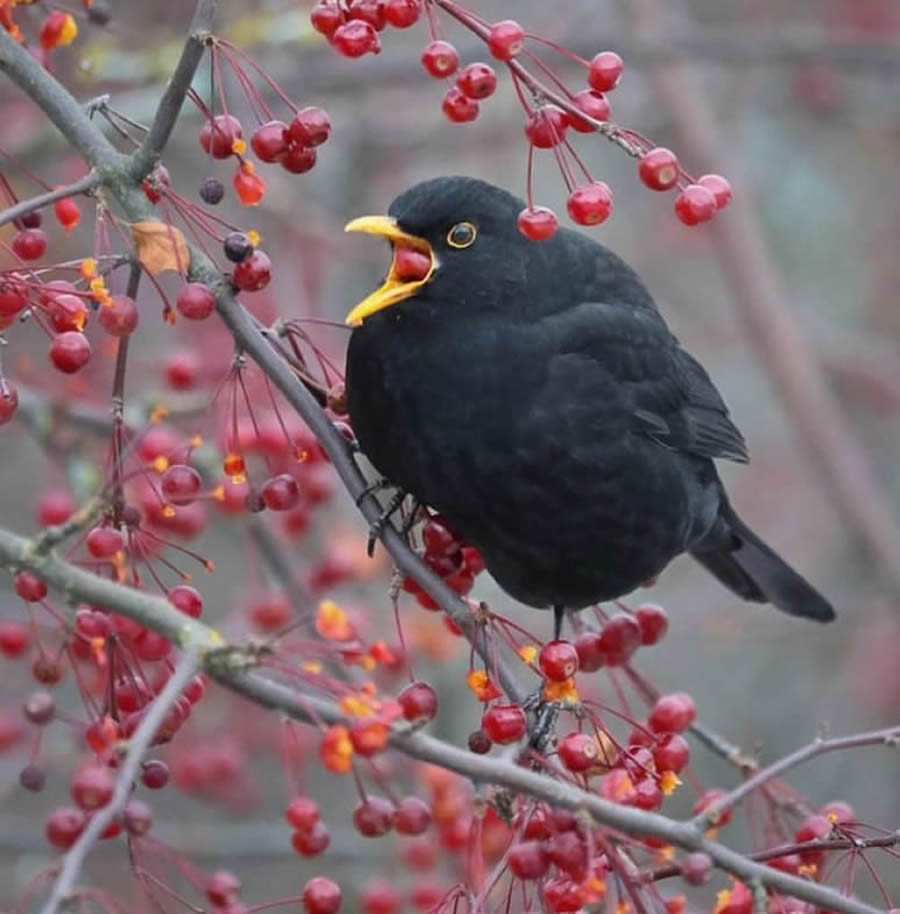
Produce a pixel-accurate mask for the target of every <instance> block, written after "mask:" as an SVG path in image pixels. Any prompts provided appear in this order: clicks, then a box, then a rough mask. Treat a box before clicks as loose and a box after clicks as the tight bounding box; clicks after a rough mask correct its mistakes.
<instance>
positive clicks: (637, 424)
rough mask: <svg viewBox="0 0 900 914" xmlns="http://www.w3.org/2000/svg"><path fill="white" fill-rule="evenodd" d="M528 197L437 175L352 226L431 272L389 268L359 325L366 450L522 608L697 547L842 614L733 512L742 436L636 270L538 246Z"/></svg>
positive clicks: (759, 580)
mask: <svg viewBox="0 0 900 914" xmlns="http://www.w3.org/2000/svg"><path fill="white" fill-rule="evenodd" d="M522 207H523V203H522V201H520V200H518V199H516V198H515V197H513V196H512V195H510V194H508V193H506V192H505V191H502V190H500V189H499V188H496V187H493V186H491V185H489V184H486V183H484V182H482V181H477V180H474V179H471V178H461V177H450V178H439V179H436V180H432V181H427V182H424V183H422V184H419V185H416V186H415V187H413V188H411V189H410V190H409V191H407V192H406V193H404V194H402V195H401V196H400V197H398V198H397V199H396V200H395V201H394V202H393V204H392V205H391V207H390V210H389V215H390V217H391V221H390V222H388V221H387V220H384V219H381V220H375V221H374V222H373V221H371V220H370V221H369V222H366V220H359V225H356V226H354V224H351V226H350V227H351V228H353V227H356V228H359V229H361V230H363V231H371V232H374V233H375V234H382V235H385V236H386V237H388V238H389V239H390V240H391V241H392V242H393V243H394V245H395V250H396V249H397V248H408V247H409V246H410V245H412V246H413V247H416V249H417V250H419V251H420V252H421V253H422V254H423V256H424V254H425V253H426V252H427V253H428V254H429V255H430V256H432V257H433V264H434V269H433V271H432V272H431V273H430V276H428V278H427V279H424V278H420V279H419V280H418V281H415V282H407V283H405V284H404V283H403V282H400V281H399V280H397V279H396V278H394V279H393V280H390V277H393V276H394V272H395V271H394V270H393V269H392V272H391V274H390V276H389V280H390V281H389V282H388V286H386V287H384V288H385V289H386V290H387V289H388V287H389V291H390V292H391V294H390V296H389V297H385V295H382V293H375V296H374V297H373V298H378V296H379V295H381V298H378V300H377V301H372V302H370V304H369V306H367V307H365V308H363V309H362V311H360V309H359V308H358V309H355V311H354V312H353V313H352V314H351V316H350V317H351V319H352V320H353V322H354V323H358V326H356V328H355V329H354V331H353V334H352V336H351V340H350V345H349V350H348V355H347V379H346V380H347V394H348V403H349V408H350V415H351V419H352V422H353V427H354V430H355V432H356V435H357V437H358V440H359V443H360V446H361V449H362V450H363V452H364V453H365V454H366V455H367V456H368V457H369V458H370V459H371V461H372V463H373V464H374V465H375V467H376V468H377V469H378V470H379V471H380V472H381V473H383V474H384V476H385V477H387V478H388V479H389V480H390V481H391V482H392V483H394V484H395V485H397V486H399V487H401V488H402V489H403V490H405V491H407V492H408V493H410V494H411V495H414V496H415V497H416V498H417V499H419V500H420V501H421V502H423V503H424V504H427V505H429V506H431V507H433V508H435V509H437V510H438V511H440V512H441V513H442V514H443V515H444V516H445V517H446V518H447V520H448V521H449V523H450V524H451V526H452V527H453V528H454V529H456V530H457V531H458V533H459V534H460V535H462V536H463V537H465V538H466V539H467V540H469V541H471V542H472V543H474V544H475V545H476V546H478V548H479V549H480V550H481V552H482V554H483V556H484V559H485V562H486V564H487V567H488V570H489V571H490V572H491V573H492V575H493V576H494V577H495V579H496V580H497V582H498V583H499V584H500V586H501V587H502V588H503V589H504V590H505V591H507V592H508V593H509V594H511V595H512V596H513V597H515V598H516V599H518V600H520V601H522V602H523V603H526V604H528V605H529V606H534V607H547V608H550V607H554V608H557V611H559V608H560V607H565V608H567V609H579V608H582V607H584V606H587V605H590V604H593V603H598V602H602V601H604V600H610V599H613V598H616V597H620V596H622V595H624V594H626V593H628V592H630V591H631V590H634V589H635V588H636V587H638V586H640V585H641V584H643V583H645V582H648V581H650V580H652V579H653V578H655V577H656V576H657V575H658V574H659V573H660V572H662V571H663V569H664V568H665V567H666V566H667V565H668V564H669V562H670V561H671V560H672V559H673V558H674V557H675V556H677V555H679V554H681V553H682V552H689V553H690V554H691V555H693V556H694V557H695V558H696V559H697V560H698V561H699V562H700V563H701V564H702V565H703V566H704V567H705V568H707V570H709V571H710V572H711V573H712V574H713V575H715V576H716V577H717V578H718V579H719V580H720V581H721V582H722V583H723V584H724V585H725V586H726V587H729V588H730V589H731V590H733V591H734V592H735V593H737V594H739V595H740V596H741V597H743V598H744V599H747V600H752V601H756V602H769V603H773V604H774V605H775V606H777V607H778V608H780V609H782V610H784V611H785V612H788V613H791V614H793V615H797V616H805V617H808V618H812V619H817V620H819V621H828V620H830V619H831V618H833V616H834V611H833V609H832V608H831V606H830V605H829V603H828V602H827V601H826V600H825V599H824V598H823V597H822V596H821V595H820V594H818V593H817V592H816V591H815V590H814V589H813V588H812V587H811V586H810V585H809V584H808V583H807V582H806V581H805V580H804V579H803V578H802V577H801V576H800V575H799V574H797V573H796V572H795V571H793V570H792V569H791V568H790V567H789V566H788V565H787V564H786V563H785V562H784V561H783V560H782V559H781V558H779V557H778V556H777V555H776V554H775V553H774V552H773V551H772V550H771V549H770V548H769V547H768V546H766V545H765V544H764V543H763V542H762V541H761V540H760V539H759V538H758V537H757V536H756V535H755V534H754V533H753V532H752V531H751V530H750V529H749V528H748V527H747V526H746V525H745V524H744V523H743V522H742V521H741V520H740V518H739V517H738V516H737V515H736V513H735V512H734V510H733V508H732V507H731V505H730V504H729V501H728V498H727V496H726V494H725V491H724V488H723V486H722V483H721V481H720V480H719V476H718V474H717V472H716V468H715V465H714V462H713V461H714V460H715V459H728V460H735V461H740V462H745V461H746V460H747V459H748V454H747V448H746V445H745V442H744V439H743V437H742V435H741V433H740V431H739V430H738V429H737V427H736V426H735V425H734V423H733V422H732V420H731V418H730V416H729V413H728V409H727V407H726V406H725V403H724V402H723V400H722V398H721V396H720V395H719V393H718V391H717V390H716V388H715V387H714V386H713V383H712V381H711V380H710V378H709V376H708V374H707V373H706V371H705V370H704V369H703V367H702V366H701V365H700V364H699V363H698V362H697V361H696V359H694V358H693V357H692V356H691V355H690V354H689V353H687V352H686V351H685V350H684V349H683V348H682V347H681V345H680V344H679V342H678V340H677V339H676V338H675V337H674V336H673V335H672V333H671V332H670V331H669V329H668V327H667V326H666V323H665V321H664V320H663V318H662V316H661V315H660V313H659V311H658V309H657V307H656V305H655V303H654V302H653V299H652V298H651V296H650V294H649V292H648V291H647V289H646V288H645V287H644V285H643V283H642V282H641V280H640V279H639V278H638V276H637V275H636V274H635V273H634V271H633V270H631V268H630V267H628V266H627V264H625V263H624V262H623V261H622V260H621V259H620V258H619V257H617V256H616V255H615V254H614V253H612V252H611V251H609V250H608V249H607V248H605V247H603V246H602V245H600V244H598V243H596V242H595V241H593V240H591V239H589V238H588V237H587V236H585V235H583V234H580V233H577V232H572V231H567V230H560V231H559V232H558V233H557V234H556V235H555V236H554V237H553V238H552V239H550V240H548V241H543V242H532V241H529V240H527V239H526V238H524V237H523V236H522V235H521V234H520V233H519V232H518V230H517V227H516V218H517V215H518V213H519V211H520V210H521V209H522ZM376 223H377V224H376ZM461 223H468V224H469V225H471V226H472V227H474V229H475V232H476V233H475V237H474V240H473V241H472V242H471V243H470V244H469V245H468V246H466V247H457V246H454V245H453V244H451V243H450V238H452V239H453V240H454V241H455V240H457V237H466V238H467V237H468V235H467V233H468V230H465V231H463V232H462V234H460V231H459V230H458V229H457V233H456V235H452V236H450V238H448V235H450V233H451V230H453V229H454V226H459V225H460V224H461ZM385 301H389V303H388V304H385V303H384V302H385ZM364 304H365V303H364ZM363 312H369V313H367V314H363ZM361 315H362V316H361ZM360 321H361V322H360Z"/></svg>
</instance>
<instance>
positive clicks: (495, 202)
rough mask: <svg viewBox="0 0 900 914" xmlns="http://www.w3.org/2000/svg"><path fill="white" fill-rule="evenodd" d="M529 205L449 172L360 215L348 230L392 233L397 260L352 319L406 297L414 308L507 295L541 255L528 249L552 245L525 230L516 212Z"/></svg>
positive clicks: (478, 303)
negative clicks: (382, 211) (381, 211)
mask: <svg viewBox="0 0 900 914" xmlns="http://www.w3.org/2000/svg"><path fill="white" fill-rule="evenodd" d="M523 205H524V204H523V203H522V201H521V200H519V199H517V198H516V197H514V196H513V195H512V194H509V193H507V192H506V191H505V190H501V189H500V188H499V187H494V186H493V185H491V184H488V183H486V182H484V181H479V180H477V179H475V178H464V177H447V178H435V179H433V180H430V181H423V182H422V183H421V184H416V185H415V186H414V187H411V188H410V189H409V190H407V191H405V192H404V193H403V194H401V195H400V196H399V197H397V199H396V200H394V202H393V203H392V204H391V205H390V207H389V208H388V214H387V215H386V216H361V217H360V218H358V219H354V220H353V221H352V222H350V223H348V224H347V226H346V231H348V232H366V233H368V234H370V235H378V236H380V237H382V238H386V239H387V240H388V241H390V242H391V245H392V248H393V259H392V262H391V267H390V270H389V271H388V274H387V277H386V278H385V281H384V283H383V284H382V285H381V286H380V287H379V288H378V289H376V290H375V291H374V292H373V293H372V294H371V295H369V296H368V297H367V298H365V299H364V300H363V301H361V302H360V303H359V304H358V305H357V306H356V307H355V308H353V310H352V311H351V312H350V313H349V314H348V315H347V318H346V322H347V323H348V324H350V325H351V326H354V327H356V326H359V325H360V324H361V323H362V322H363V321H364V320H365V319H366V318H368V317H370V316H371V315H373V314H375V313H377V312H379V311H382V310H383V309H385V308H389V307H392V306H394V305H397V304H399V303H400V302H406V301H409V306H410V308H415V307H416V305H417V304H418V303H419V302H421V303H423V304H424V303H425V302H426V301H431V302H438V301H441V302H452V303H453V307H454V309H455V310H456V309H465V308H467V307H473V308H479V307H483V306H485V305H486V304H487V303H490V302H498V301H501V300H502V298H503V296H502V294H500V293H502V289H503V287H504V286H506V285H508V284H511V283H515V282H518V283H521V282H522V281H523V280H524V279H525V278H526V277H525V275H524V274H525V272H526V271H527V270H528V268H529V265H530V264H533V263H534V262H535V253H534V251H533V250H529V249H534V248H539V247H543V246H544V245H545V244H546V242H544V243H540V244H538V243H535V242H529V241H527V239H525V238H524V237H522V236H521V235H520V234H519V232H518V229H517V228H516V219H517V217H518V214H519V212H520V211H521V209H522V207H523ZM547 253H549V252H547ZM540 259H543V258H540Z"/></svg>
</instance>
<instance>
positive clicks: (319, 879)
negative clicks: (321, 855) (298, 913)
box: [303, 876, 342, 914]
mask: <svg viewBox="0 0 900 914" xmlns="http://www.w3.org/2000/svg"><path fill="white" fill-rule="evenodd" d="M341 900H342V899H341V887H340V886H339V885H338V884H337V883H336V882H332V881H331V880H330V879H328V878H326V877H325V876H313V878H312V879H310V880H309V882H307V883H306V885H305V886H304V887H303V907H304V908H305V910H306V914H337V912H338V911H339V910H340V909H341Z"/></svg>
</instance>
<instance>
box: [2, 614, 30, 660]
mask: <svg viewBox="0 0 900 914" xmlns="http://www.w3.org/2000/svg"><path fill="white" fill-rule="evenodd" d="M28 642H29V636H28V626H27V625H23V624H22V623H21V622H0V654H3V656H4V657H8V658H10V659H11V660H12V659H15V658H16V657H21V656H22V654H24V653H25V651H26V650H28Z"/></svg>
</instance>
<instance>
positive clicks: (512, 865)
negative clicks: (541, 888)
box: [506, 841, 550, 879]
mask: <svg viewBox="0 0 900 914" xmlns="http://www.w3.org/2000/svg"><path fill="white" fill-rule="evenodd" d="M506 862H507V864H508V865H509V869H510V872H511V873H512V874H513V876H515V877H516V878H517V879H540V878H541V877H542V876H544V875H545V874H546V872H547V870H548V869H549V867H550V858H549V856H548V855H547V849H546V848H545V847H544V845H543V843H541V842H540V841H520V842H519V843H518V844H513V845H512V846H511V847H510V849H509V851H508V853H507V858H506Z"/></svg>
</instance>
